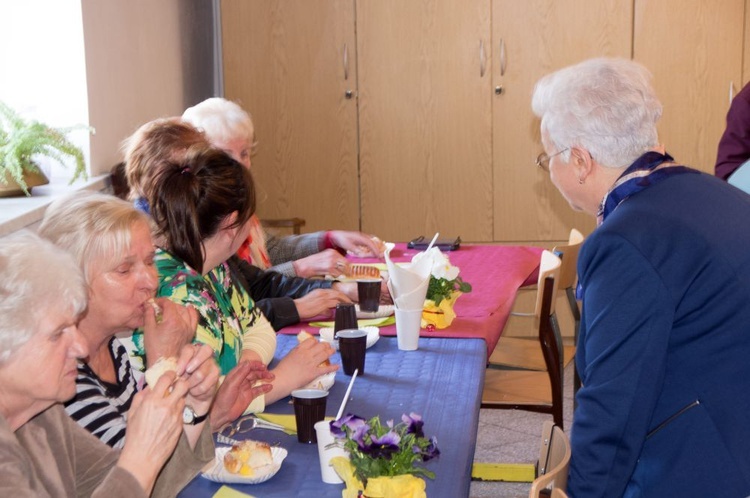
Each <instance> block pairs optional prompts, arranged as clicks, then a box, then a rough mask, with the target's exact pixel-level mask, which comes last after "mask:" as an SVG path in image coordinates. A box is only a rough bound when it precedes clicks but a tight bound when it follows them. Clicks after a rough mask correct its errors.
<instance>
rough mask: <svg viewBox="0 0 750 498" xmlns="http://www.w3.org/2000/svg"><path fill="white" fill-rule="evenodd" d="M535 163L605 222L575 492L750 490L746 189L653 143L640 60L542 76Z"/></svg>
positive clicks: (592, 63)
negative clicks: (682, 161) (685, 162)
mask: <svg viewBox="0 0 750 498" xmlns="http://www.w3.org/2000/svg"><path fill="white" fill-rule="evenodd" d="M532 106H533V109H534V112H535V113H536V115H537V116H539V117H540V118H541V132H542V144H543V146H544V153H543V154H541V155H540V156H539V158H538V159H537V164H539V165H540V166H542V167H543V168H544V169H548V171H549V175H550V178H551V180H552V182H553V183H554V184H555V186H556V187H557V188H558V190H559V191H560V193H561V194H562V195H563V196H564V197H565V199H566V200H567V201H568V202H569V203H570V205H571V206H572V207H573V208H574V209H578V210H582V211H584V212H587V213H589V214H591V215H592V216H596V217H597V220H598V223H599V225H598V227H597V228H596V230H595V231H594V232H593V233H592V234H591V235H590V236H589V238H588V240H587V241H586V242H585V243H584V245H583V247H582V249H581V253H580V256H579V262H578V274H579V280H580V293H581V296H582V299H583V316H582V321H581V332H580V339H579V343H578V350H577V353H576V365H577V367H578V369H579V371H580V373H581V380H582V382H583V387H582V388H581V389H580V391H579V392H578V397H577V401H578V407H577V409H576V411H575V414H574V417H573V429H572V438H571V442H572V447H573V456H572V460H571V466H570V475H569V481H568V490H569V492H570V494H571V495H572V496H576V497H581V496H743V497H744V496H747V495H750V451H748V442H750V381H749V380H748V379H750V333H749V327H750V196H747V195H746V194H744V193H742V192H740V191H739V190H737V189H735V188H734V187H731V186H729V185H727V184H726V183H725V182H722V181H721V180H719V179H717V178H715V177H712V176H710V175H707V174H704V173H701V172H699V171H697V170H694V169H690V168H687V167H685V166H683V165H681V164H679V163H677V162H675V160H674V159H673V158H672V157H671V156H670V155H669V154H667V153H666V152H665V150H664V148H663V147H662V146H661V145H660V144H659V142H658V138H657V133H656V122H657V120H658V119H659V117H660V116H661V112H662V107H661V104H660V103H659V101H658V99H657V97H656V95H655V93H654V90H653V88H652V87H651V84H650V74H649V72H648V71H647V70H646V69H645V68H644V67H643V66H641V65H639V64H637V63H635V62H632V61H629V60H624V59H592V60H588V61H584V62H582V63H580V64H577V65H575V66H571V67H567V68H564V69H561V70H559V71H557V72H555V73H553V74H550V75H548V76H546V77H545V78H543V79H542V80H540V81H539V82H538V83H537V85H536V88H535V90H534V96H533V103H532Z"/></svg>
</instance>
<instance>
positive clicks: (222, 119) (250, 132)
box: [182, 98, 385, 289]
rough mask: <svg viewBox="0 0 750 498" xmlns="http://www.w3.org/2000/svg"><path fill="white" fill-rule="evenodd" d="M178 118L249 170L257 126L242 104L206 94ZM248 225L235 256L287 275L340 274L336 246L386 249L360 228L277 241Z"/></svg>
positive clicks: (344, 266)
mask: <svg viewBox="0 0 750 498" xmlns="http://www.w3.org/2000/svg"><path fill="white" fill-rule="evenodd" d="M182 119H184V120H185V121H187V122H188V123H190V124H192V125H193V126H195V127H196V128H198V129H199V130H202V131H203V132H205V134H206V136H207V137H208V139H209V140H210V141H211V144H212V145H213V146H214V147H217V148H219V149H221V150H223V151H225V152H226V153H227V154H229V155H230V156H232V157H233V158H234V159H235V160H237V161H239V162H240V163H241V164H242V165H244V166H245V167H246V168H248V169H249V168H250V166H251V156H252V148H253V146H254V144H255V127H254V125H253V122H252V120H251V119H250V115H249V114H248V113H247V112H245V111H244V110H243V109H242V108H241V107H240V106H238V105H237V104H235V103H234V102H231V101H229V100H225V99H222V98H210V99H207V100H204V101H203V102H201V103H200V104H198V105H195V106H193V107H190V108H189V109H187V110H186V111H185V112H184V113H183V114H182ZM250 223H251V228H250V235H249V236H248V239H247V241H246V242H245V244H243V245H242V246H241V247H240V250H239V252H238V254H239V256H240V257H241V258H242V259H244V260H246V261H248V262H251V263H252V264H253V265H255V266H258V267H260V268H264V269H265V268H269V267H271V269H273V270H276V271H278V272H280V273H283V274H285V275H297V276H300V277H313V276H325V275H331V276H334V277H338V276H341V275H345V274H346V273H347V271H348V268H349V263H348V261H347V259H346V258H345V257H344V256H343V254H341V253H340V252H339V250H340V251H341V252H342V253H346V252H347V251H348V252H350V253H353V254H354V255H356V256H372V257H382V256H383V250H384V249H385V246H384V244H383V243H382V242H381V241H380V240H379V239H378V238H377V237H373V236H371V235H365V234H363V233H361V232H350V231H344V230H333V231H326V232H315V233H309V234H304V235H296V236H288V237H283V238H281V239H279V238H276V237H273V236H271V235H270V234H267V233H265V232H264V231H263V228H262V227H261V224H260V220H259V219H258V217H257V216H253V217H252V218H251V221H250ZM272 265H273V266H272ZM384 289H385V287H384Z"/></svg>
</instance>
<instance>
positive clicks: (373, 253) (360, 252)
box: [328, 230, 385, 258]
mask: <svg viewBox="0 0 750 498" xmlns="http://www.w3.org/2000/svg"><path fill="white" fill-rule="evenodd" d="M328 233H329V236H330V238H331V242H332V243H333V244H334V245H335V246H336V247H340V248H341V249H344V250H345V251H347V252H348V253H350V254H353V255H354V256H358V257H360V258H367V257H370V258H382V257H383V252H384V251H385V244H383V241H381V240H380V239H379V238H377V237H375V236H372V235H366V234H364V233H362V232H348V231H345V230H332V231H330V232H328Z"/></svg>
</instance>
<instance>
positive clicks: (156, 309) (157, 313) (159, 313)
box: [148, 297, 164, 323]
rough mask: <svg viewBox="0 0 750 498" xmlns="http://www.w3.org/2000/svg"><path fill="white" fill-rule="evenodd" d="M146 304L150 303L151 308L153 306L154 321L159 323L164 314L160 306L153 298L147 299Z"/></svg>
mask: <svg viewBox="0 0 750 498" xmlns="http://www.w3.org/2000/svg"><path fill="white" fill-rule="evenodd" d="M148 304H150V305H151V307H152V308H154V316H155V317H156V323H161V322H162V321H163V320H164V314H163V312H162V309H161V306H159V305H158V304H157V303H156V301H155V300H154V298H153V297H152V298H151V299H149V300H148Z"/></svg>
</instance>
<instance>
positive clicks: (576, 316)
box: [565, 287, 581, 411]
mask: <svg viewBox="0 0 750 498" xmlns="http://www.w3.org/2000/svg"><path fill="white" fill-rule="evenodd" d="M565 294H566V295H567V296H568V305H570V312H571V313H572V314H573V320H574V322H575V324H574V326H573V340H574V342H575V346H576V349H577V348H578V330H579V329H580V328H581V312H580V311H579V310H578V301H576V295H575V290H574V289H573V287H568V288H567V289H565ZM580 388H581V377H580V376H579V375H578V369H577V368H576V366H575V360H574V361H573V411H575V409H576V408H577V407H578V401H577V400H576V394H578V390H579V389H580Z"/></svg>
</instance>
